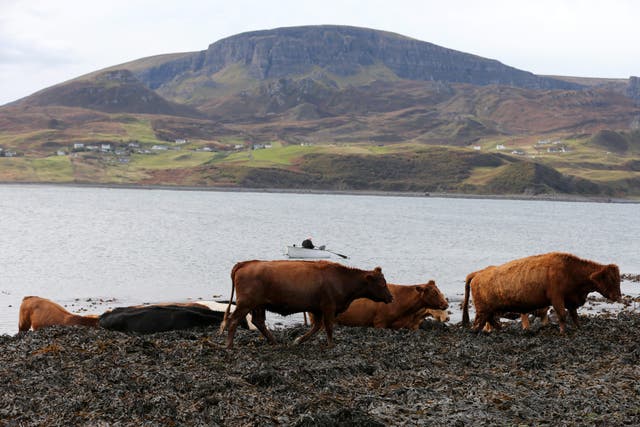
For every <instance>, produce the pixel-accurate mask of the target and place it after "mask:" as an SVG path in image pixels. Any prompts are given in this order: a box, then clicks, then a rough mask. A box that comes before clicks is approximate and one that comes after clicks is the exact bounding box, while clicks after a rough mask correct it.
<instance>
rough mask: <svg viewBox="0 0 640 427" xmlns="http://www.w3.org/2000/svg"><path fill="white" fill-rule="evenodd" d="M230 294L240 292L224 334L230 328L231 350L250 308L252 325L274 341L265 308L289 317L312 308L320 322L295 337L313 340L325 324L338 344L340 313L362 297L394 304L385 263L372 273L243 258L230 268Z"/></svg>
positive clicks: (328, 265) (319, 263)
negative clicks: (336, 331) (335, 329)
mask: <svg viewBox="0 0 640 427" xmlns="http://www.w3.org/2000/svg"><path fill="white" fill-rule="evenodd" d="M231 281H232V285H231V298H230V299H229V301H232V300H233V292H234V290H236V291H237V296H236V309H235V310H234V311H233V314H231V315H230V316H229V311H230V307H231V303H229V307H227V311H226V313H225V316H224V320H223V322H222V325H221V326H220V333H222V332H223V331H224V329H225V327H226V326H227V318H228V319H229V323H228V326H229V333H228V335H227V348H232V347H233V336H234V334H235V332H236V328H237V327H238V321H239V319H241V318H243V317H244V316H246V315H247V313H249V312H251V317H252V321H253V324H254V325H256V327H257V328H258V330H259V331H260V332H261V333H262V335H264V336H265V337H266V338H267V340H269V342H270V343H271V344H275V343H276V340H275V338H274V337H273V335H272V334H271V332H270V331H269V330H268V329H267V327H266V325H265V318H266V313H265V311H266V310H269V311H272V312H275V313H279V314H282V315H289V314H292V313H299V312H305V311H308V312H310V313H313V315H314V316H315V318H316V319H317V322H315V323H314V324H313V326H312V328H311V329H310V330H309V331H308V332H307V333H305V334H304V335H302V336H301V337H298V338H297V339H296V340H295V343H296V344H299V343H302V342H304V341H306V340H307V339H309V338H310V337H311V336H312V335H313V334H315V333H316V332H318V330H320V327H321V326H322V325H324V328H325V331H326V333H327V342H328V344H329V346H332V345H333V323H334V320H335V317H336V315H337V314H339V313H342V312H343V311H344V310H346V309H347V307H348V306H349V304H351V302H352V301H353V300H355V299H357V298H370V299H372V300H374V301H380V302H391V301H392V300H393V297H392V296H391V293H389V289H388V288H387V282H386V281H385V279H384V275H383V274H382V270H381V269H380V267H376V268H375V269H374V270H372V271H365V270H359V269H357V268H351V267H346V266H344V265H341V264H338V263H335V262H329V261H256V260H254V261H244V262H239V263H237V264H236V265H235V266H234V267H233V269H232V270H231Z"/></svg>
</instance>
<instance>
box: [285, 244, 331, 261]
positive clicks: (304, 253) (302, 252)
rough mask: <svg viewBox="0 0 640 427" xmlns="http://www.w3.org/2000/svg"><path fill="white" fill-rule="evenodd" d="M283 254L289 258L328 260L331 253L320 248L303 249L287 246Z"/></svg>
mask: <svg viewBox="0 0 640 427" xmlns="http://www.w3.org/2000/svg"><path fill="white" fill-rule="evenodd" d="M284 254H285V255H286V256H288V257H289V258H309V259H313V258H329V257H330V256H331V252H329V251H326V250H324V249H320V248H313V249H308V248H303V247H302V246H287V247H285V248H284Z"/></svg>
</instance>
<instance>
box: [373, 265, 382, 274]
mask: <svg viewBox="0 0 640 427" xmlns="http://www.w3.org/2000/svg"><path fill="white" fill-rule="evenodd" d="M373 271H375V272H376V273H378V274H382V269H381V268H380V267H376V268H374V269H373Z"/></svg>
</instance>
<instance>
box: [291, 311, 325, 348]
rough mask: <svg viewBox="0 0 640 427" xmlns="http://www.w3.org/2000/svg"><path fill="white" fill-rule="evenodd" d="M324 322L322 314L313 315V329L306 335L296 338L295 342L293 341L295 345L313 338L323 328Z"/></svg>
mask: <svg viewBox="0 0 640 427" xmlns="http://www.w3.org/2000/svg"><path fill="white" fill-rule="evenodd" d="M322 320H323V316H322V314H316V313H313V324H312V325H311V329H309V330H308V331H307V333H305V334H304V335H302V336H299V337H298V338H296V339H295V341H293V343H294V344H302V343H303V342H305V341H306V340H308V339H309V338H311V336H313V335H314V334H315V333H316V332H318V331H319V330H320V328H322Z"/></svg>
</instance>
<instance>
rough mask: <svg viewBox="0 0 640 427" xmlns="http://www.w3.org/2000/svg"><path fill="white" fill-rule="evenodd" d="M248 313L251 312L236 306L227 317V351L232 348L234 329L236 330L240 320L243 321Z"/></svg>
mask: <svg viewBox="0 0 640 427" xmlns="http://www.w3.org/2000/svg"><path fill="white" fill-rule="evenodd" d="M249 311H251V310H250V309H248V308H244V307H242V308H241V307H238V306H236V309H235V310H234V311H233V313H231V315H230V316H229V323H228V325H229V333H228V334H227V348H228V349H232V348H233V337H234V335H235V334H236V329H238V323H240V319H244V318H245V317H246V316H247V314H249Z"/></svg>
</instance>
